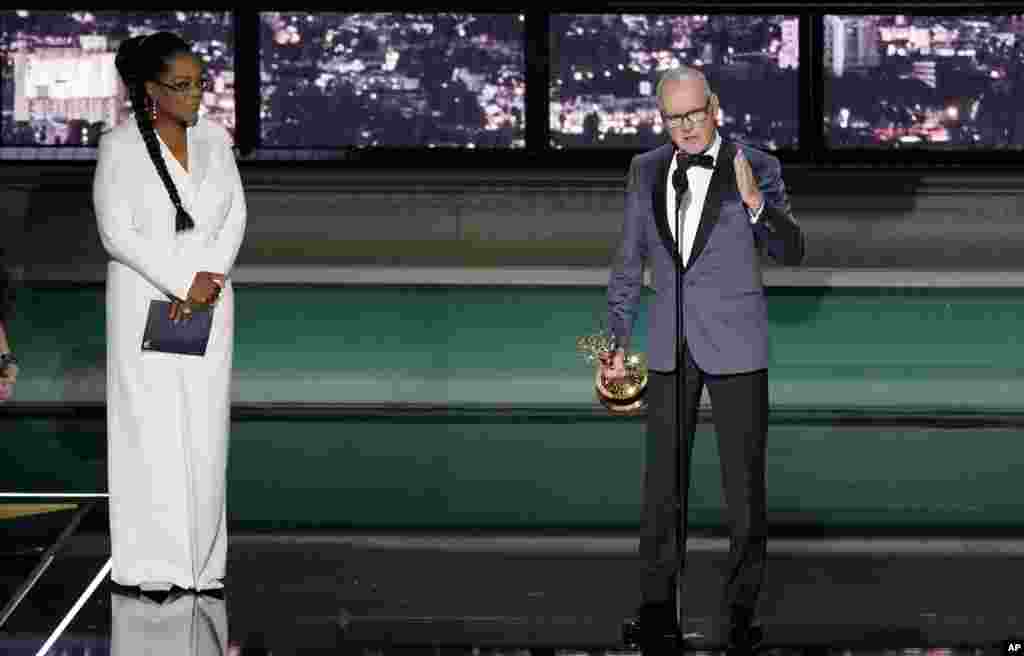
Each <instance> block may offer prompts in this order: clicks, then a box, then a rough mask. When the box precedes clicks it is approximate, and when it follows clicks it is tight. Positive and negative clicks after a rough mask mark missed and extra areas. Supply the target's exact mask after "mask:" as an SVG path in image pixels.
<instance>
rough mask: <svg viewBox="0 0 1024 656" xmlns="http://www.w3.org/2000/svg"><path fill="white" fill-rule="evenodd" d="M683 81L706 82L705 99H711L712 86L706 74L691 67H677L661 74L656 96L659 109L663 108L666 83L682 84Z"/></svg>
mask: <svg viewBox="0 0 1024 656" xmlns="http://www.w3.org/2000/svg"><path fill="white" fill-rule="evenodd" d="M683 80H701V81H702V82H704V97H705V98H710V97H711V85H710V84H708V78H707V77H705V75H704V73H702V72H701V71H699V70H698V69H696V68H691V67H690V66H683V65H680V66H676V67H674V68H670V69H668V70H667V71H665V72H664V73H662V74H661V78H660V79H659V80H658V86H657V87H656V88H655V91H654V93H655V96H656V97H657V99H658V107H661V106H662V104H661V94H662V91H663V90H664V89H665V83H666V82H682V81H683Z"/></svg>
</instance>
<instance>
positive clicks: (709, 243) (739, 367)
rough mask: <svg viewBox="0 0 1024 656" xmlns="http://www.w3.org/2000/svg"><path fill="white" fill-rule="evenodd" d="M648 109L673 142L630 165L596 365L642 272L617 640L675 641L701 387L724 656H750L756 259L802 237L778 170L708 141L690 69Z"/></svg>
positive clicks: (700, 92) (760, 324)
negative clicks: (649, 288)
mask: <svg viewBox="0 0 1024 656" xmlns="http://www.w3.org/2000/svg"><path fill="white" fill-rule="evenodd" d="M658 104H659V109H660V110H661V112H662V117H663V121H664V123H665V125H666V127H667V128H668V130H669V134H670V137H671V142H670V143H667V144H665V145H663V146H661V147H659V148H655V149H654V150H651V151H648V152H646V153H643V154H640V155H637V156H636V157H634V158H633V161H632V163H631V165H630V169H629V176H628V185H627V189H626V212H625V221H624V224H623V230H622V241H621V244H620V246H619V248H618V251H617V253H616V256H615V260H614V263H613V266H612V272H611V276H610V279H609V283H608V311H609V320H608V325H609V327H610V328H611V331H612V333H613V334H614V336H615V338H616V340H617V343H618V345H619V349H618V350H617V351H616V352H615V354H614V355H613V356H610V357H607V358H605V359H604V361H603V364H602V370H603V371H602V373H603V375H604V376H605V377H606V378H609V379H617V378H621V377H622V376H624V375H625V368H624V364H623V354H624V350H625V349H628V348H629V346H630V341H631V337H632V329H633V321H634V318H635V316H636V310H637V304H638V302H639V299H640V292H641V287H642V284H643V269H644V266H645V265H646V266H648V267H650V269H651V274H652V282H653V287H654V290H655V297H654V300H653V306H652V307H651V308H650V311H649V317H650V320H649V326H648V330H649V338H648V365H649V369H650V370H651V374H650V380H649V383H648V389H647V395H648V400H647V403H648V414H647V437H646V440H647V445H646V461H645V474H644V486H643V509H642V519H641V521H642V528H641V537H640V557H641V559H642V561H643V562H644V565H645V570H644V572H645V573H644V578H643V583H642V595H643V598H642V602H643V603H642V604H641V606H640V609H639V613H638V615H637V617H636V618H635V619H634V620H631V621H630V622H627V624H626V626H625V636H626V640H627V642H629V643H632V644H636V643H637V642H641V643H647V644H650V643H651V641H662V642H664V641H668V642H671V643H681V642H682V636H681V633H680V630H679V608H680V607H681V606H682V604H680V603H679V600H677V598H676V597H677V589H678V581H679V578H680V577H681V575H682V571H683V563H684V557H685V544H686V513H687V492H688V490H689V484H690V454H691V452H692V445H693V436H694V431H695V428H696V424H697V411H698V407H699V404H700V399H701V393H702V390H703V388H704V386H705V385H706V386H707V388H708V393H709V395H710V397H711V403H712V409H713V416H714V425H715V431H716V434H717V437H718V450H719V455H720V459H721V469H722V484H723V488H724V496H725V502H726V507H727V518H726V519H727V523H728V525H729V528H730V533H731V538H732V541H731V549H730V553H729V561H728V568H729V569H728V572H727V575H726V580H725V591H724V596H723V608H722V619H723V622H724V623H726V628H725V630H724V631H725V635H726V636H727V642H728V649H729V651H730V653H747V652H749V651H750V650H752V649H753V647H754V646H756V644H758V643H759V642H760V640H761V637H762V631H761V627H760V626H759V625H757V624H756V623H755V621H754V615H755V605H756V602H757V597H758V594H759V591H760V586H761V580H762V578H763V572H764V561H765V539H766V524H767V520H766V512H765V441H766V437H767V432H768V376H767V367H768V319H767V305H766V299H765V294H764V288H763V284H762V279H761V266H760V262H761V260H760V251H761V249H767V252H768V253H769V254H770V255H771V256H772V257H773V258H774V259H775V260H776V261H779V262H780V263H782V264H784V265H788V266H793V265H797V264H799V263H800V262H801V261H802V260H803V255H804V238H803V234H802V232H801V230H800V227H799V226H798V225H797V222H796V220H795V219H794V218H793V215H792V213H791V211H790V205H789V201H788V199H787V196H786V191H785V185H784V183H783V181H782V177H781V171H780V168H781V167H780V164H779V161H778V159H776V158H775V157H773V156H771V155H769V154H767V153H764V152H761V151H758V150H755V149H753V148H750V147H749V146H746V145H741V144H738V143H733V142H729V141H725V140H723V139H722V138H721V137H720V136H719V134H718V130H717V127H716V123H717V121H716V120H715V117H716V116H717V115H718V108H719V102H718V98H717V96H715V94H714V93H712V91H711V89H710V87H709V85H708V83H707V81H706V79H705V78H704V76H703V74H701V72H700V71H698V70H695V69H690V68H687V67H679V68H675V69H671V70H669V71H668V72H667V73H665V74H664V75H663V77H662V79H661V80H660V81H659V83H658ZM677 226H678V230H680V231H681V232H682V239H679V238H677V236H676V232H677ZM677 294H679V299H678V301H677ZM677 333H678V334H681V335H682V339H681V340H680V341H681V346H679V345H677V343H676V341H677V339H676V336H677ZM677 368H681V371H682V375H681V376H677V374H676V370H677ZM680 378H681V380H680Z"/></svg>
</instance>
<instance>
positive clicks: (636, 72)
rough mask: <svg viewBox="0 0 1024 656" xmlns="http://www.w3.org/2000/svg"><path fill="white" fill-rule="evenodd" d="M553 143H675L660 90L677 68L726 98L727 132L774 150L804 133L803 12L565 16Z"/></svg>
mask: <svg viewBox="0 0 1024 656" xmlns="http://www.w3.org/2000/svg"><path fill="white" fill-rule="evenodd" d="M550 39H551V48H550V53H551V80H550V86H549V90H550V103H549V127H550V131H549V132H550V146H551V147H553V148H556V149H570V148H600V147H606V148H635V149H648V148H653V147H655V146H658V145H661V144H662V143H665V142H666V141H667V139H668V134H667V133H666V132H665V130H664V129H663V126H662V122H661V114H660V113H659V111H658V105H657V98H656V97H655V89H656V86H657V83H658V78H659V76H660V75H661V73H662V72H664V71H665V70H666V69H668V68H673V67H675V66H678V65H680V64H684V65H687V66H692V67H695V68H700V69H701V70H702V71H703V72H704V74H705V75H706V76H707V78H708V80H709V82H710V83H711V86H712V90H713V91H714V92H715V93H717V94H718V97H719V99H720V101H721V111H720V112H719V116H718V124H719V131H720V133H721V134H722V136H724V137H727V138H731V139H735V140H738V141H741V142H744V143H748V144H750V145H751V146H754V147H759V148H763V149H766V150H778V149H783V148H795V147H796V146H797V142H798V137H799V121H798V114H799V112H798V105H799V97H798V89H799V81H798V76H799V73H798V71H799V64H800V25H799V19H798V18H797V17H796V16H779V15H772V16H753V15H743V16H738V15H728V16H727V15H706V14H705V15H692V16H691V15H686V16H684V15H664V14H557V15H553V16H552V17H551V20H550Z"/></svg>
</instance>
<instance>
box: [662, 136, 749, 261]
mask: <svg viewBox="0 0 1024 656" xmlns="http://www.w3.org/2000/svg"><path fill="white" fill-rule="evenodd" d="M734 157H736V144H734V143H733V142H731V141H726V140H724V139H723V140H722V145H721V146H719V147H718V157H717V158H716V159H715V170H714V172H713V173H712V174H711V182H710V184H708V194H707V197H706V198H705V199H704V209H703V210H702V211H701V213H700V224H699V225H698V226H697V236H696V237H694V240H693V247H692V248H691V249H690V261H689V262H687V263H686V268H687V269H689V268H690V267H691V266H692V265H693V263H694V262H696V261H697V258H698V257H700V254H701V253H702V252H703V251H704V247H705V246H707V243H708V239H709V238H710V237H711V231H712V230H714V229H715V224H717V223H718V217H719V214H721V212H722V197H723V196H724V194H725V192H726V190H728V189H730V188H735V187H736V170H735V169H734V168H733V163H732V160H733V158H734ZM662 177H664V176H662ZM661 204H662V207H664V205H665V201H664V199H662V203H661ZM663 211H664V210H663Z"/></svg>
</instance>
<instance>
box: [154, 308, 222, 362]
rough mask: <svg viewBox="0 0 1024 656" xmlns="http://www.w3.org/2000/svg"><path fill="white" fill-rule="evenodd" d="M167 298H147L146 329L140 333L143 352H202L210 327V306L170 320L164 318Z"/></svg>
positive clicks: (201, 353)
mask: <svg viewBox="0 0 1024 656" xmlns="http://www.w3.org/2000/svg"><path fill="white" fill-rule="evenodd" d="M170 311H171V303H170V301H150V303H149V316H148V317H147V318H146V330H145V332H144V333H143V335H142V350H143V351H159V352H161V353H178V354H181V355H206V344H207V343H208V342H209V341H210V328H211V327H212V326H213V308H212V307H211V308H205V309H201V310H193V312H192V318H191V319H188V320H183V321H179V322H178V323H174V322H173V321H171V320H170V319H169V318H168V314H169V313H170Z"/></svg>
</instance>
